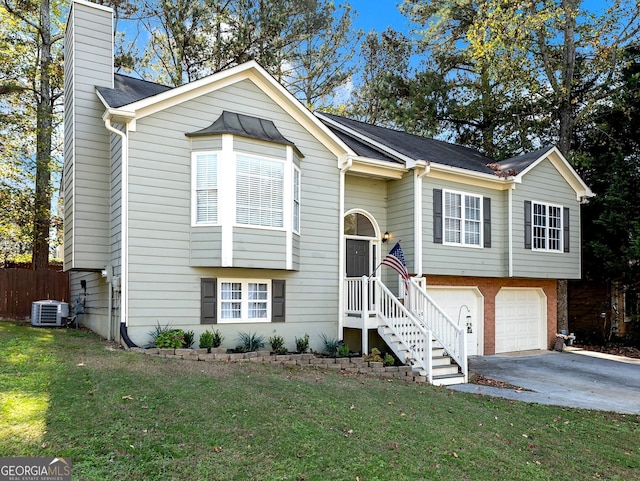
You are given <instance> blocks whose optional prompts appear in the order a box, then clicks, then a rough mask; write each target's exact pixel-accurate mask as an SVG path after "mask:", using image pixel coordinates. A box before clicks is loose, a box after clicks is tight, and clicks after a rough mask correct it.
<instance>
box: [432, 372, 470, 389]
mask: <svg viewBox="0 0 640 481" xmlns="http://www.w3.org/2000/svg"><path fill="white" fill-rule="evenodd" d="M454 384H464V374H462V373H457V374H447V375H438V376H433V385H434V386H452V385H454Z"/></svg>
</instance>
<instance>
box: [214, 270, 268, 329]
mask: <svg viewBox="0 0 640 481" xmlns="http://www.w3.org/2000/svg"><path fill="white" fill-rule="evenodd" d="M270 284H271V283H270V281H262V280H244V279H233V280H226V279H220V280H219V285H220V290H219V291H220V317H219V319H220V322H221V323H224V322H268V321H269V319H270V316H271V314H270V305H269V304H270V303H269V299H271V285H270Z"/></svg>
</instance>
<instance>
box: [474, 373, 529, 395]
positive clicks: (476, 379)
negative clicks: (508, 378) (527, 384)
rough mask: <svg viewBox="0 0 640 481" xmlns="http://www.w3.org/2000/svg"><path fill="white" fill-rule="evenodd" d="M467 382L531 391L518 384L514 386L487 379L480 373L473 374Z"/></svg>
mask: <svg viewBox="0 0 640 481" xmlns="http://www.w3.org/2000/svg"><path fill="white" fill-rule="evenodd" d="M469 382H471V383H473V384H480V385H482V386H491V387H499V388H502V389H513V390H514V391H531V389H525V388H523V387H520V386H516V385H515V384H511V383H508V382H505V381H496V380H495V379H489V378H488V377H484V376H483V375H482V374H474V375H473V376H472V377H471V378H470V379H469Z"/></svg>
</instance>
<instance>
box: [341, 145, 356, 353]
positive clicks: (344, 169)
mask: <svg viewBox="0 0 640 481" xmlns="http://www.w3.org/2000/svg"><path fill="white" fill-rule="evenodd" d="M352 166H353V159H352V158H351V157H350V156H348V157H347V158H346V159H345V160H344V161H343V162H342V167H340V200H339V202H338V204H339V205H338V209H339V213H338V216H339V219H338V339H339V340H342V339H343V337H344V333H343V328H344V275H345V267H344V265H345V246H344V190H345V185H346V181H345V177H346V173H347V171H348V170H349V169H350V168H351V167H352Z"/></svg>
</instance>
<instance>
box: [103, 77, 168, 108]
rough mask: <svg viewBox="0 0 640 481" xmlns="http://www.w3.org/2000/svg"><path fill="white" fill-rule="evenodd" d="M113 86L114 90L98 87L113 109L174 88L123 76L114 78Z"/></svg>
mask: <svg viewBox="0 0 640 481" xmlns="http://www.w3.org/2000/svg"><path fill="white" fill-rule="evenodd" d="M113 85H114V88H112V89H111V88H107V87H97V90H98V92H99V93H100V95H101V96H102V98H103V99H104V100H105V101H106V102H107V104H108V105H109V107H111V108H118V107H122V106H123V105H128V104H131V103H133V102H137V101H138V100H142V99H146V98H148V97H153V96H154V95H158V94H160V93H162V92H166V91H167V90H171V88H172V87H167V86H166V85H161V84H157V83H154V82H149V81H147V80H140V79H137V78H133V77H127V76H126V75H121V74H115V75H114V76H113Z"/></svg>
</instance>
